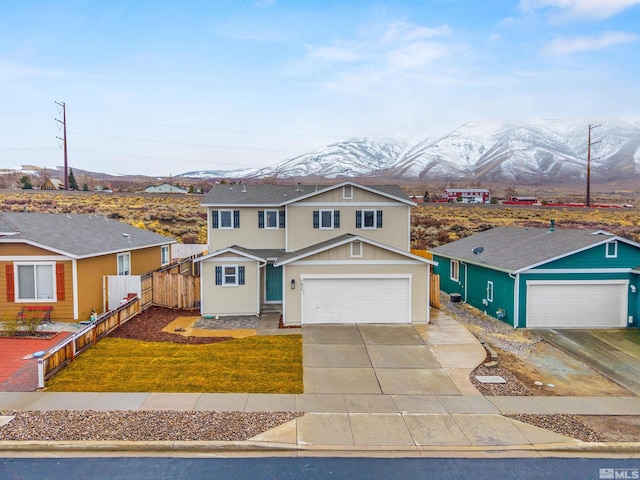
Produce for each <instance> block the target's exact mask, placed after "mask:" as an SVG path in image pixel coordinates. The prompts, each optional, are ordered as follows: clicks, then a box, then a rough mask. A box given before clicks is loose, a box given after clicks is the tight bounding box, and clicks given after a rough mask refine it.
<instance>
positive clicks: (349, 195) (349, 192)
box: [342, 185, 353, 200]
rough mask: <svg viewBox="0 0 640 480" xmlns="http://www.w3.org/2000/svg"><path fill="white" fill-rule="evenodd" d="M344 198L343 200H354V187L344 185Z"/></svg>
mask: <svg viewBox="0 0 640 480" xmlns="http://www.w3.org/2000/svg"><path fill="white" fill-rule="evenodd" d="M342 198H343V200H351V199H353V185H343V187H342Z"/></svg>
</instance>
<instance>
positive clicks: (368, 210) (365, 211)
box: [360, 209, 378, 230]
mask: <svg viewBox="0 0 640 480" xmlns="http://www.w3.org/2000/svg"><path fill="white" fill-rule="evenodd" d="M367 213H372V214H373V225H372V226H371V227H367V226H366V225H365V218H366V214H367ZM360 215H362V218H361V224H362V228H363V229H364V230H375V229H376V228H378V227H377V221H378V219H377V216H378V213H377V211H376V210H371V209H367V210H362V211H361V212H360Z"/></svg>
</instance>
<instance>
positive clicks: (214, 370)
mask: <svg viewBox="0 0 640 480" xmlns="http://www.w3.org/2000/svg"><path fill="white" fill-rule="evenodd" d="M47 387H48V390H49V391H55V392H198V393H200V392H201V393H212V392H218V393H231V392H236V393H245V392H255V393H302V391H303V382H302V337H301V336H300V335H280V336H254V337H247V338H240V339H237V340H231V341H228V342H222V343H213V344H206V345H179V344H173V343H157V342H143V341H138V340H129V339H122V338H105V339H104V340H102V341H100V342H98V343H97V344H96V345H94V346H93V347H92V348H90V349H89V350H88V351H86V352H85V353H83V354H82V355H80V356H79V357H78V358H77V359H76V360H75V361H74V362H73V363H72V364H71V365H69V366H68V367H66V368H64V369H63V370H62V371H61V372H60V373H59V374H57V375H56V376H55V377H54V378H52V379H51V380H50V381H49V382H47Z"/></svg>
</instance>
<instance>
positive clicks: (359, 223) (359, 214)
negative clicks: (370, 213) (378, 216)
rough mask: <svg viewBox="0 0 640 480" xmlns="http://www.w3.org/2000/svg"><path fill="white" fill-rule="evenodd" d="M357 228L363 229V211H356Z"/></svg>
mask: <svg viewBox="0 0 640 480" xmlns="http://www.w3.org/2000/svg"><path fill="white" fill-rule="evenodd" d="M356 228H362V210H356Z"/></svg>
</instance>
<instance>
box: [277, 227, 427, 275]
mask: <svg viewBox="0 0 640 480" xmlns="http://www.w3.org/2000/svg"><path fill="white" fill-rule="evenodd" d="M356 241H360V242H362V243H366V244H369V245H374V246H376V247H379V248H382V249H384V250H389V251H391V252H395V253H398V254H400V255H402V256H405V257H409V258H411V259H414V260H418V261H420V262H422V263H428V264H431V265H437V262H434V261H433V260H429V259H428V258H424V257H420V256H418V255H414V254H412V253H409V252H406V251H404V250H400V249H398V248H395V247H391V246H389V245H384V244H382V243H379V242H375V241H373V240H370V239H368V238H365V237H361V236H359V235H353V234H351V233H345V234H344V235H340V236H338V237H335V238H332V239H329V240H325V241H324V242H320V243H316V244H315V245H310V246H308V247H305V248H301V249H300V250H296V251H295V252H287V253H284V254H283V255H281V256H280V257H279V258H278V260H277V261H276V262H275V263H274V266H276V267H279V266H280V265H286V264H287V263H291V262H294V261H296V260H300V259H302V258H304V257H308V256H309V255H315V254H316V253H320V252H322V251H325V250H329V249H331V248H335V247H338V246H340V245H345V244H348V243H351V242H356Z"/></svg>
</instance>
